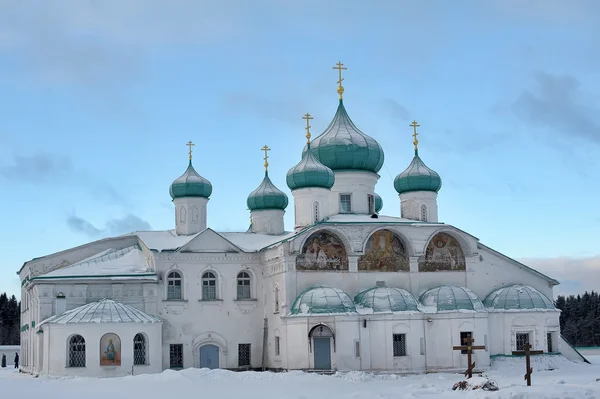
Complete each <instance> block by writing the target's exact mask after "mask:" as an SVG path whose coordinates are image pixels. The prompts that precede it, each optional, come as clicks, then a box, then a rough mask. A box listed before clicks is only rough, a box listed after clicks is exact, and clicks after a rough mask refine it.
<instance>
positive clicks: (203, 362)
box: [200, 345, 219, 369]
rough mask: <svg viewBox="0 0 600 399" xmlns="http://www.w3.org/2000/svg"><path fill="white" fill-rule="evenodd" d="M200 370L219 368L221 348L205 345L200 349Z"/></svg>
mask: <svg viewBox="0 0 600 399" xmlns="http://www.w3.org/2000/svg"><path fill="white" fill-rule="evenodd" d="M200 368H209V369H218V368H219V347H218V346H216V345H204V346H201V347H200Z"/></svg>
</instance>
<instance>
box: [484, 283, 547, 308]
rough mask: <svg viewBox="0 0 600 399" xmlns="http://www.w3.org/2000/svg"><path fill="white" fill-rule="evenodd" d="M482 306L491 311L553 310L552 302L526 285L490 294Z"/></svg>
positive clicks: (506, 288) (503, 288)
mask: <svg viewBox="0 0 600 399" xmlns="http://www.w3.org/2000/svg"><path fill="white" fill-rule="evenodd" d="M483 305H484V306H485V307H486V308H488V309H493V310H539V309H546V310H548V309H555V307H554V304H553V303H552V301H551V300H550V299H549V298H548V297H547V296H546V295H544V294H542V293H541V292H540V291H538V290H536V289H535V288H533V287H530V286H528V285H521V284H515V285H510V286H508V287H502V288H499V289H497V290H495V291H493V292H492V293H490V294H489V295H488V296H487V297H486V298H485V299H484V301H483Z"/></svg>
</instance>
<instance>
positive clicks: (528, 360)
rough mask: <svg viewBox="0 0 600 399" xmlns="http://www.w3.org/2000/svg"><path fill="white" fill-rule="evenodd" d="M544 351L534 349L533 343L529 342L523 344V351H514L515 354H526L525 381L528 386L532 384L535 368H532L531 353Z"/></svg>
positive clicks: (539, 353) (538, 353) (535, 353)
mask: <svg viewBox="0 0 600 399" xmlns="http://www.w3.org/2000/svg"><path fill="white" fill-rule="evenodd" d="M542 353H544V351H532V350H531V345H530V344H529V342H525V344H524V345H523V350H522V351H513V352H512V354H513V355H525V378H524V379H525V381H527V386H528V387H530V386H531V374H532V373H533V369H532V368H531V357H530V355H541V354H542Z"/></svg>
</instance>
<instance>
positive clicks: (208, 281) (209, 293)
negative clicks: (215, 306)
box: [202, 272, 217, 301]
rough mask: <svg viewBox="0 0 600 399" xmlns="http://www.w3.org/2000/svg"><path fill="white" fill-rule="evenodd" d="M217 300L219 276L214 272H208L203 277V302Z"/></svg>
mask: <svg viewBox="0 0 600 399" xmlns="http://www.w3.org/2000/svg"><path fill="white" fill-rule="evenodd" d="M213 299H217V276H215V274H214V273H213V272H206V273H204V275H203V276H202V300H204V301H210V300H213Z"/></svg>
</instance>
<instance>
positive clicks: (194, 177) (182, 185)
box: [169, 160, 212, 199]
mask: <svg viewBox="0 0 600 399" xmlns="http://www.w3.org/2000/svg"><path fill="white" fill-rule="evenodd" d="M169 194H171V198H173V199H175V198H181V197H203V198H208V197H210V195H211V194H212V184H210V182H209V181H208V180H207V179H205V178H204V177H202V176H200V175H199V174H198V172H196V170H195V169H194V167H193V166H192V161H191V160H190V164H189V165H188V167H187V169H186V170H185V173H184V174H183V175H181V176H180V177H178V178H177V179H175V181H174V182H173V183H172V184H171V187H170V188H169Z"/></svg>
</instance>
